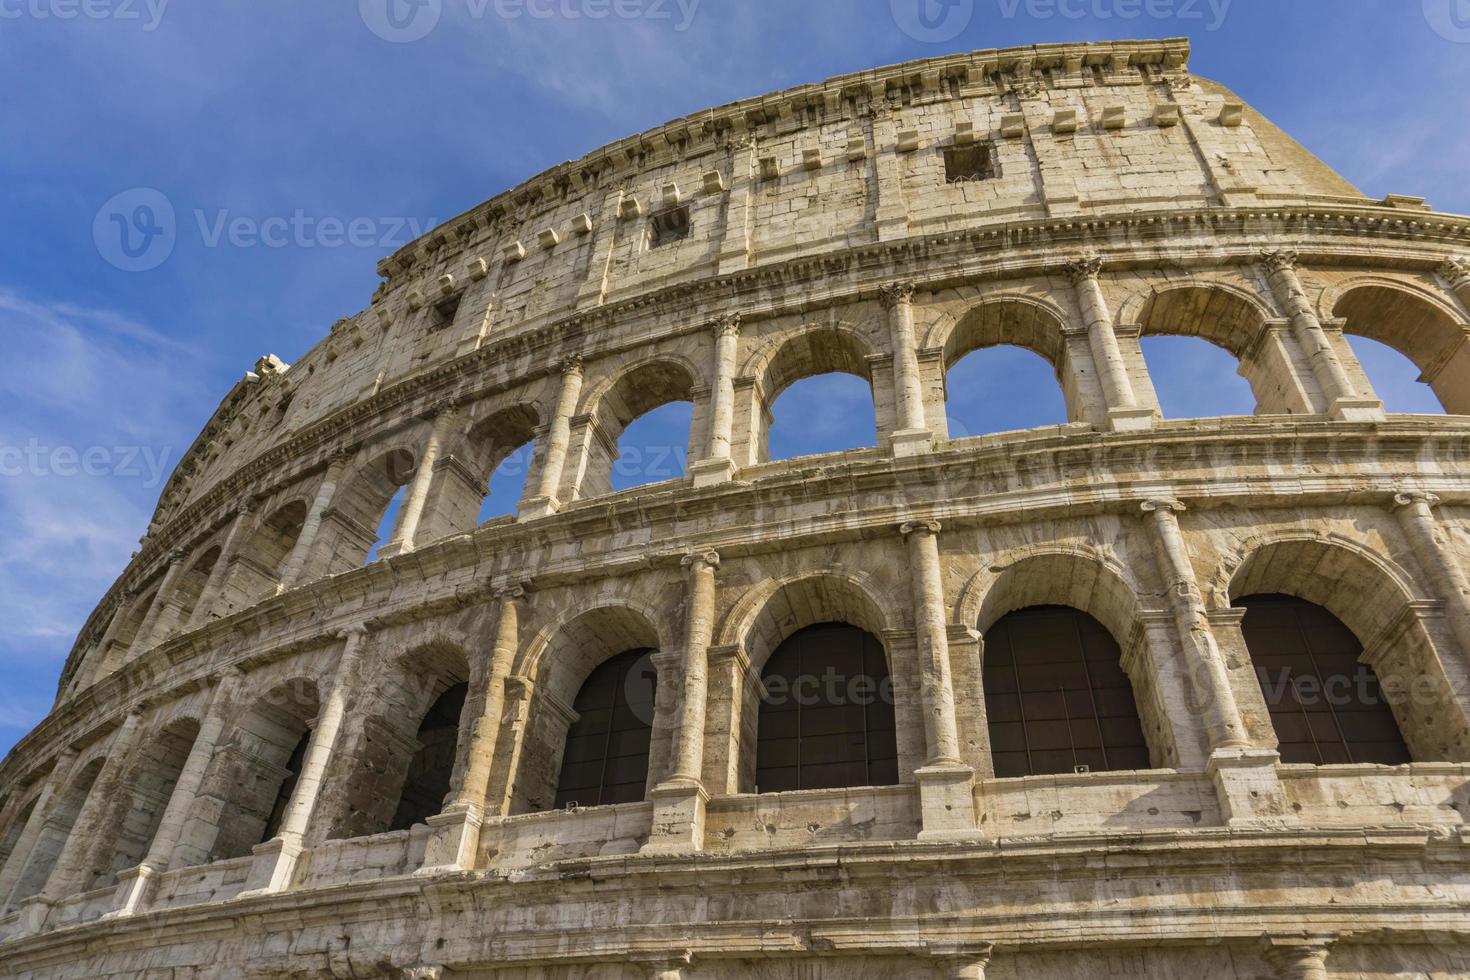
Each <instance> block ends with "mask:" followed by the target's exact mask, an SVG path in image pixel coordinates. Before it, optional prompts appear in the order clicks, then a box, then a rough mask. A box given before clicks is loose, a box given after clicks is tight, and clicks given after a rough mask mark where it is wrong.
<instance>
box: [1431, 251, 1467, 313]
mask: <svg viewBox="0 0 1470 980" xmlns="http://www.w3.org/2000/svg"><path fill="white" fill-rule="evenodd" d="M1437 271H1438V272H1439V274H1440V276H1441V277H1443V278H1444V281H1445V282H1446V283H1448V284H1449V287H1450V290H1451V291H1452V292H1453V293H1454V294H1455V295H1456V296H1458V297H1459V298H1460V302H1461V303H1464V304H1465V306H1466V307H1470V260H1467V259H1464V258H1460V257H1455V258H1450V259H1445V260H1444V263H1443V264H1442V265H1440V267H1439V269H1438V270H1437Z"/></svg>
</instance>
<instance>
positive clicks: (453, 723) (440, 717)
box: [324, 637, 470, 839]
mask: <svg viewBox="0 0 1470 980" xmlns="http://www.w3.org/2000/svg"><path fill="white" fill-rule="evenodd" d="M469 680H470V666H469V655H468V654H467V653H466V651H465V649H464V647H463V646H462V645H461V644H459V643H458V642H456V641H455V640H452V639H449V638H440V637H436V638H433V639H430V640H427V641H425V642H422V643H419V644H416V645H415V646H413V647H412V648H410V649H409V650H407V651H405V652H404V653H402V654H400V655H399V656H397V657H396V658H394V659H393V660H392V662H391V663H390V664H388V665H387V667H386V669H384V670H383V671H382V672H381V674H380V677H379V679H378V680H377V682H376V683H375V684H373V685H372V687H371V690H370V691H369V692H367V693H366V694H365V695H364V697H363V699H362V701H361V702H360V707H359V709H358V711H357V712H356V713H357V714H359V715H361V716H363V720H362V723H361V725H360V726H357V727H356V728H355V729H354V730H353V731H352V732H351V734H350V735H349V736H348V738H347V739H345V740H344V745H343V748H342V751H341V757H342V759H343V764H342V765H341V766H340V774H339V775H338V776H337V777H336V778H335V779H334V783H335V787H334V791H333V792H332V793H331V794H330V795H331V796H332V797H334V798H337V799H340V800H341V803H340V804H339V805H337V806H336V808H335V811H334V812H332V813H330V814H326V815H324V819H326V820H327V828H326V831H325V836H326V837H327V838H328V839H341V838H349V837H365V836H369V835H372V834H379V833H383V832H386V831H393V830H407V829H408V828H409V827H411V826H413V825H414V824H416V823H422V822H423V821H424V820H426V819H427V818H428V817H431V816H433V815H434V814H436V813H439V812H440V811H441V810H442V809H443V804H444V801H445V797H446V796H447V795H448V794H449V791H450V786H451V783H452V782H453V780H454V776H455V772H456V762H457V759H458V755H459V741H460V720H461V715H462V713H463V710H464V705H465V701H466V696H467V695H468V693H469V688H468V684H469Z"/></svg>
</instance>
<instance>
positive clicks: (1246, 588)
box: [1211, 532, 1470, 761]
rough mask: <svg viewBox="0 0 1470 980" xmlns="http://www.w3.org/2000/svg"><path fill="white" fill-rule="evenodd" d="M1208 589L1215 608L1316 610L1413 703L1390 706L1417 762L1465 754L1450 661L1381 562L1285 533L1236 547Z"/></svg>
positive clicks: (1410, 594) (1346, 545) (1414, 598)
mask: <svg viewBox="0 0 1470 980" xmlns="http://www.w3.org/2000/svg"><path fill="white" fill-rule="evenodd" d="M1213 586H1214V589H1213V591H1214V595H1213V596H1212V597H1211V601H1212V602H1214V603H1216V604H1218V605H1226V604H1228V605H1232V606H1233V605H1235V604H1236V603H1238V602H1239V601H1240V600H1241V599H1243V598H1245V597H1248V596H1255V595H1285V596H1292V597H1294V598H1297V599H1302V600H1305V601H1306V602H1309V603H1312V604H1314V605H1316V606H1320V607H1322V608H1323V609H1325V610H1326V611H1327V612H1329V613H1330V614H1331V615H1332V616H1334V617H1335V618H1336V619H1338V620H1339V621H1341V622H1342V624H1343V625H1344V626H1345V627H1346V628H1347V629H1348V630H1349V631H1350V632H1351V633H1352V634H1353V636H1355V637H1356V638H1358V640H1359V641H1360V642H1361V643H1362V644H1363V646H1364V651H1363V654H1362V659H1363V662H1364V663H1367V664H1368V665H1369V666H1371V667H1372V668H1373V669H1374V671H1375V672H1376V673H1377V676H1378V677H1379V678H1380V679H1382V681H1383V682H1384V684H1385V685H1387V686H1388V687H1389V688H1390V690H1392V691H1405V692H1409V693H1410V694H1411V695H1412V697H1411V698H1400V697H1398V696H1397V695H1395V696H1394V697H1393V698H1392V699H1391V703H1392V706H1393V710H1394V715H1395V717H1396V718H1397V719H1398V725H1399V728H1400V730H1401V731H1402V732H1403V735H1404V738H1405V740H1406V741H1407V743H1408V745H1409V749H1410V751H1411V752H1412V753H1413V757H1414V758H1415V759H1418V760H1422V761H1433V760H1454V759H1461V758H1464V757H1466V754H1467V753H1470V725H1467V720H1466V718H1465V715H1464V712H1463V710H1462V709H1461V707H1460V706H1459V704H1458V701H1457V699H1456V698H1455V695H1454V691H1455V688H1456V686H1457V684H1456V682H1455V680H1454V679H1453V678H1451V677H1450V676H1449V675H1448V674H1447V673H1446V669H1447V665H1449V663H1450V660H1449V658H1447V657H1444V656H1441V654H1440V653H1439V651H1438V649H1437V646H1438V641H1437V640H1436V638H1435V636H1434V635H1433V634H1432V633H1431V631H1430V629H1429V627H1428V625H1427V624H1426V622H1425V621H1424V620H1423V619H1422V618H1421V617H1420V615H1419V614H1418V610H1419V609H1422V608H1423V607H1422V605H1421V604H1420V603H1419V601H1418V595H1417V590H1416V589H1415V588H1414V586H1413V578H1412V577H1411V576H1410V575H1408V574H1407V573H1406V572H1404V571H1403V570H1402V569H1401V568H1399V567H1398V566H1396V565H1395V564H1394V563H1393V562H1392V561H1390V560H1389V559H1387V558H1386V557H1384V556H1381V555H1379V554H1377V553H1375V552H1374V551H1372V550H1371V549H1369V548H1367V547H1365V546H1363V545H1361V544H1358V543H1357V542H1353V541H1349V540H1347V539H1343V538H1341V537H1339V536H1331V537H1325V536H1324V537H1313V536H1307V535H1302V534H1300V533H1299V532H1284V533H1281V534H1276V535H1269V536H1262V537H1259V538H1255V539H1252V540H1250V541H1248V542H1246V543H1245V544H1244V545H1242V546H1241V548H1240V549H1239V550H1237V552H1236V553H1235V554H1233V555H1231V556H1229V557H1228V558H1227V559H1226V560H1225V561H1224V562H1222V565H1221V568H1220V570H1219V571H1218V572H1217V573H1216V576H1215V578H1214V580H1213Z"/></svg>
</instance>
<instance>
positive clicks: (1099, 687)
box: [984, 606, 1149, 777]
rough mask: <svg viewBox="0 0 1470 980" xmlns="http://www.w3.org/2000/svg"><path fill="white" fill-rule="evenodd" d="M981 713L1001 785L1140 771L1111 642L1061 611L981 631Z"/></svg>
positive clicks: (1138, 735) (1141, 759)
mask: <svg viewBox="0 0 1470 980" xmlns="http://www.w3.org/2000/svg"><path fill="white" fill-rule="evenodd" d="M984 685H985V712H986V717H987V719H988V721H989V725H990V750H991V758H992V760H993V761H994V764H995V774H996V775H997V776H1000V777H1010V776H1041V775H1054V774H1057V773H1071V772H1107V771H1112V770H1120V769H1147V768H1149V750H1148V741H1147V739H1145V737H1144V734H1143V723H1142V721H1141V719H1140V718H1139V715H1138V704H1137V701H1136V700H1135V698H1134V696H1133V684H1132V682H1131V681H1129V679H1128V675H1127V674H1125V673H1124V672H1123V667H1122V651H1121V650H1120V649H1119V647H1118V641H1117V640H1115V639H1114V638H1113V635H1112V634H1111V633H1109V632H1108V631H1107V629H1106V628H1105V627H1104V626H1103V625H1102V624H1101V623H1099V622H1098V621H1097V620H1096V619H1094V618H1093V617H1091V616H1089V615H1088V614H1087V613H1084V612H1081V611H1079V610H1076V609H1072V608H1070V607H1067V606H1030V607H1027V608H1025V609H1019V610H1017V611H1015V612H1011V613H1007V614H1006V615H1005V616H1003V617H1001V618H1000V620H998V621H997V622H996V623H995V624H994V625H993V626H991V627H990V629H988V630H986V631H985V662H984Z"/></svg>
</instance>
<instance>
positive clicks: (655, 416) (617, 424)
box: [579, 361, 694, 497]
mask: <svg viewBox="0 0 1470 980" xmlns="http://www.w3.org/2000/svg"><path fill="white" fill-rule="evenodd" d="M693 392H694V379H693V376H692V375H691V374H690V373H689V370H688V368H686V367H684V365H682V364H680V363H678V362H675V361H654V362H652V363H649V364H644V365H641V366H639V367H636V368H634V369H632V370H631V371H628V372H627V373H625V374H623V375H622V376H621V377H619V378H618V380H617V381H616V382H615V383H614V384H613V385H612V386H611V387H610V388H608V389H607V391H606V392H604V393H603V394H602V396H601V397H600V398H599V399H598V400H597V405H596V408H595V409H594V410H593V413H592V415H593V424H592V425H591V428H590V430H589V431H588V432H587V434H586V437H585V438H586V440H587V469H586V474H585V476H584V477H583V478H582V483H581V486H580V488H579V496H581V497H597V496H601V495H602V494H605V493H612V492H613V491H614V490H628V489H631V488H633V487H638V486H643V485H645V484H649V483H660V482H663V481H664V480H673V479H678V478H680V477H682V476H683V475H684V473H685V462H686V460H687V459H688V456H689V453H690V450H691V446H690V442H691V439H692V435H693V432H692V429H691V420H692V418H693V409H694V406H693V400H694V394H693Z"/></svg>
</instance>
